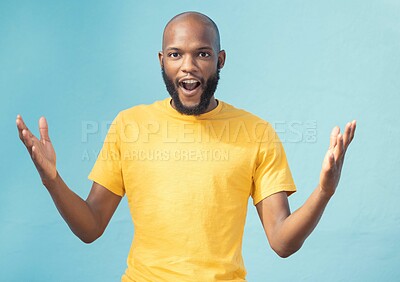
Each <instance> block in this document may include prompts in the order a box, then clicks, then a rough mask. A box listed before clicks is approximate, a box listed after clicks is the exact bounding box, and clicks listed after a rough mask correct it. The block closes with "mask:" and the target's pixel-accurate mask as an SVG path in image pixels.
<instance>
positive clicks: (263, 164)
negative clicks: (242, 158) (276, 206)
mask: <svg viewBox="0 0 400 282" xmlns="http://www.w3.org/2000/svg"><path fill="white" fill-rule="evenodd" d="M282 191H285V192H286V193H287V194H288V196H289V195H290V194H292V193H294V192H295V191H296V186H295V184H294V181H293V177H292V174H291V172H290V168H289V164H288V162H287V159H286V154H285V150H284V148H283V146H282V142H281V141H280V139H279V137H278V135H277V134H276V132H275V130H274V129H273V128H272V126H271V125H270V124H267V127H266V129H265V132H264V136H263V138H262V141H261V142H260V147H259V151H258V156H257V163H256V168H255V170H254V174H253V187H252V191H251V197H252V198H253V204H254V205H256V204H257V203H258V202H260V201H261V200H263V199H264V198H266V197H268V196H270V195H272V194H275V193H278V192H282Z"/></svg>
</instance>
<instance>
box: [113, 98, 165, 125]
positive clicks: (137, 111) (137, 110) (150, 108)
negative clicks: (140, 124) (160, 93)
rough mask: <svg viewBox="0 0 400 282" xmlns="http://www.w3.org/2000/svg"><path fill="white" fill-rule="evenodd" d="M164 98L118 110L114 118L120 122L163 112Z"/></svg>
mask: <svg viewBox="0 0 400 282" xmlns="http://www.w3.org/2000/svg"><path fill="white" fill-rule="evenodd" d="M164 104H165V100H160V101H155V102H154V103H152V104H140V105H135V106H132V107H130V108H127V109H124V110H122V111H120V112H119V113H118V115H117V117H116V120H118V121H121V122H129V121H133V120H140V119H143V118H147V119H148V118H149V117H151V116H152V115H154V114H160V113H161V112H163V108H164Z"/></svg>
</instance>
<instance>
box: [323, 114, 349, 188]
mask: <svg viewBox="0 0 400 282" xmlns="http://www.w3.org/2000/svg"><path fill="white" fill-rule="evenodd" d="M355 130H356V121H353V122H351V123H350V122H349V123H347V125H346V128H345V130H344V135H342V134H341V133H340V128H339V127H335V128H334V129H333V130H332V133H331V138H330V145H329V149H328V151H327V152H326V154H325V158H324V160H323V162H322V169H321V174H320V180H319V181H320V182H319V185H320V187H321V189H323V191H324V192H327V193H328V194H331V195H333V193H335V190H336V187H337V185H338V183H339V179H340V175H341V171H342V166H343V161H344V156H345V154H346V150H347V148H348V146H349V145H350V143H351V141H352V140H353V138H354V132H355Z"/></svg>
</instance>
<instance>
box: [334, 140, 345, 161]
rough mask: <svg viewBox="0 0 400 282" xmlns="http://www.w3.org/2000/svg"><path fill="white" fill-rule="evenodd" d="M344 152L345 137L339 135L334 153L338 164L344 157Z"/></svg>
mask: <svg viewBox="0 0 400 282" xmlns="http://www.w3.org/2000/svg"><path fill="white" fill-rule="evenodd" d="M343 152H344V145H343V135H342V134H340V133H339V134H338V136H337V139H336V146H335V151H334V154H335V161H336V162H338V161H339V160H340V158H341V157H342V156H343Z"/></svg>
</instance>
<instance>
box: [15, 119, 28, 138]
mask: <svg viewBox="0 0 400 282" xmlns="http://www.w3.org/2000/svg"><path fill="white" fill-rule="evenodd" d="M15 122H16V124H17V128H18V134H19V139H21V141H23V137H22V130H24V129H27V130H28V127H27V126H26V125H25V123H24V120H23V119H22V117H21V116H20V115H17V119H16V121H15Z"/></svg>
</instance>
